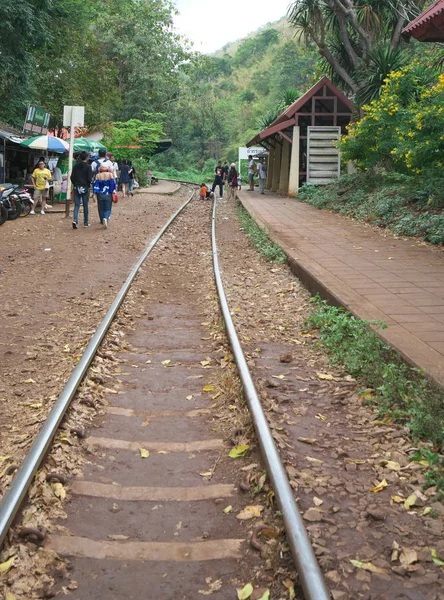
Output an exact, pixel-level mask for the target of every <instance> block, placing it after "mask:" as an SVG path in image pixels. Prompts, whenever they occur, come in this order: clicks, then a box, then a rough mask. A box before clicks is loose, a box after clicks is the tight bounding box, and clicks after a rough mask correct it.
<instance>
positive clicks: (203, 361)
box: [200, 358, 211, 367]
mask: <svg viewBox="0 0 444 600" xmlns="http://www.w3.org/2000/svg"><path fill="white" fill-rule="evenodd" d="M200 364H201V365H202V366H203V367H206V366H207V365H209V364H211V359H210V358H207V359H205V360H201V361H200Z"/></svg>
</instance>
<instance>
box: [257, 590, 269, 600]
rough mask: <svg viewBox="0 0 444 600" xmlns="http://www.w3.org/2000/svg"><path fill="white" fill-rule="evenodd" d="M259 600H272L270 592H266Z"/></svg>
mask: <svg viewBox="0 0 444 600" xmlns="http://www.w3.org/2000/svg"><path fill="white" fill-rule="evenodd" d="M258 600H270V590H265V592H264V593H263V594H262V596H261V597H260V598H258Z"/></svg>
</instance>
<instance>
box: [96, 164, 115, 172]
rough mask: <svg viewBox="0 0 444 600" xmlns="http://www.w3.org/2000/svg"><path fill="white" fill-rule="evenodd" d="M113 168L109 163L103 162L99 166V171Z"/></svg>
mask: <svg viewBox="0 0 444 600" xmlns="http://www.w3.org/2000/svg"><path fill="white" fill-rule="evenodd" d="M111 170H112V169H111V167H109V166H108V165H104V164H101V165H100V167H99V171H111Z"/></svg>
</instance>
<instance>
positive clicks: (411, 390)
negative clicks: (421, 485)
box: [307, 297, 444, 495]
mask: <svg viewBox="0 0 444 600" xmlns="http://www.w3.org/2000/svg"><path fill="white" fill-rule="evenodd" d="M313 304H314V310H313V314H312V315H311V316H310V317H309V318H308V319H307V327H309V328H311V329H318V330H319V336H320V341H321V343H322V345H323V347H324V348H325V349H326V350H327V352H328V354H329V355H330V361H331V363H332V364H333V365H341V366H343V367H344V368H345V369H346V370H347V371H348V372H349V373H350V374H351V375H352V376H353V377H355V378H356V379H358V380H360V381H361V382H362V383H363V384H364V386H365V387H366V388H368V389H367V390H366V391H365V392H363V393H362V397H363V398H365V399H366V401H368V402H370V403H371V404H372V405H374V406H375V407H376V408H377V409H378V412H379V415H380V416H381V417H388V418H390V419H391V420H393V421H396V422H397V423H401V424H403V425H405V426H406V427H407V428H408V429H409V431H410V434H411V436H412V439H413V440H414V441H415V442H419V441H421V442H423V444H422V447H421V450H420V451H419V452H417V453H416V454H415V455H414V456H413V457H412V460H421V461H424V460H425V461H427V464H428V470H427V474H426V477H427V484H428V486H432V485H436V486H437V490H438V491H439V492H440V494H441V495H443V494H444V456H443V454H442V452H443V447H444V392H443V391H442V390H441V389H440V388H439V387H438V386H435V385H434V384H433V383H431V382H430V381H429V380H428V379H427V378H426V377H424V376H423V374H422V373H421V371H419V370H418V369H414V368H412V367H410V366H409V365H407V364H406V363H405V362H404V361H403V360H402V359H401V357H400V356H399V355H398V354H397V353H396V352H395V350H393V348H391V346H389V345H388V344H385V343H384V342H383V341H382V340H381V339H380V338H379V337H378V335H377V334H376V333H375V330H374V329H375V328H376V329H377V328H381V329H383V328H385V327H386V326H385V325H384V324H383V323H380V322H370V321H363V320H361V319H358V318H356V317H354V316H353V315H352V314H351V313H349V312H348V311H346V310H344V309H342V308H336V307H333V306H329V305H328V304H327V302H325V301H324V300H321V299H320V298H319V297H317V298H314V299H313Z"/></svg>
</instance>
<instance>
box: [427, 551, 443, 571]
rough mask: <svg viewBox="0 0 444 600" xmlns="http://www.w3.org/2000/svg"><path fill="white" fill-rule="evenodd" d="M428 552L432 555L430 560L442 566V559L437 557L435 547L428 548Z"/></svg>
mask: <svg viewBox="0 0 444 600" xmlns="http://www.w3.org/2000/svg"><path fill="white" fill-rule="evenodd" d="M430 554H431V555H432V560H433V562H434V563H435V565H438V567H444V561H442V560H440V559H439V558H438V552H437V551H436V549H435V548H432V549H431V550H430Z"/></svg>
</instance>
